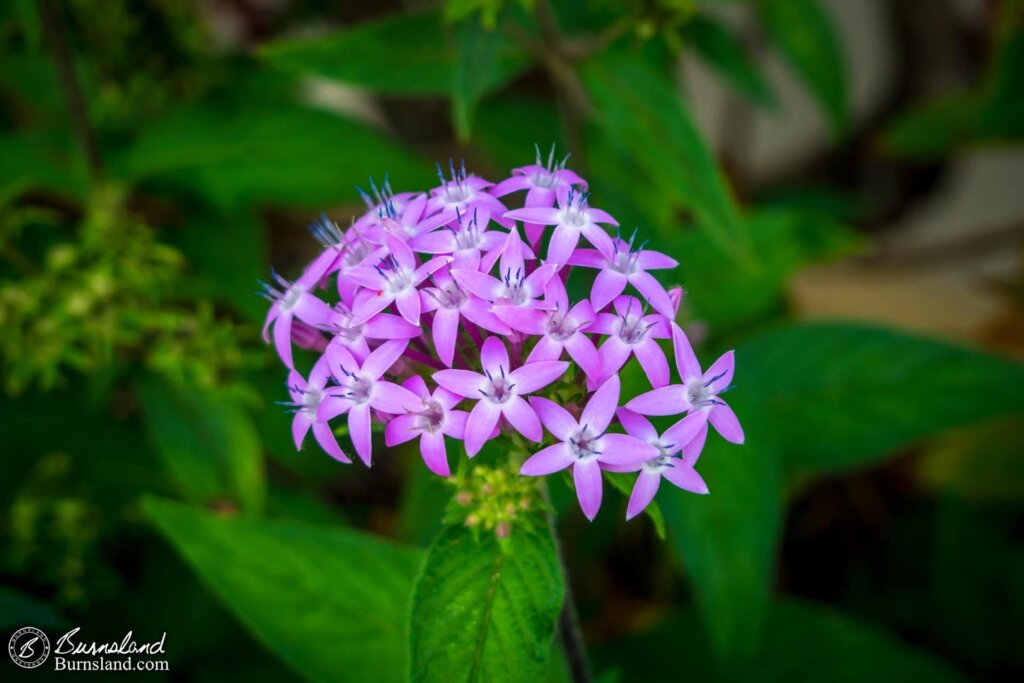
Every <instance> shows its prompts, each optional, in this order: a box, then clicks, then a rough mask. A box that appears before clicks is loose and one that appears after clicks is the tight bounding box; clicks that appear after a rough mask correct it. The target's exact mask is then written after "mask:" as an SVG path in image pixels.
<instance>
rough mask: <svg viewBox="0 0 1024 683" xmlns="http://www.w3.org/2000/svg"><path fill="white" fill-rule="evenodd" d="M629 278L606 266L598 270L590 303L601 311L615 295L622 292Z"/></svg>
mask: <svg viewBox="0 0 1024 683" xmlns="http://www.w3.org/2000/svg"><path fill="white" fill-rule="evenodd" d="M627 282H628V280H627V279H626V276H625V275H623V274H622V273H620V272H619V271H617V270H611V269H610V268H606V269H604V270H602V271H600V272H598V274H597V277H595V278H594V287H593V288H592V289H591V290H590V303H592V304H593V305H594V310H597V311H600V310H601V309H603V308H604V307H605V306H607V305H608V304H609V303H610V302H611V301H612V300H613V299H614V298H615V297H617V296H618V295H620V294H622V290H624V289H625V288H626V283H627Z"/></svg>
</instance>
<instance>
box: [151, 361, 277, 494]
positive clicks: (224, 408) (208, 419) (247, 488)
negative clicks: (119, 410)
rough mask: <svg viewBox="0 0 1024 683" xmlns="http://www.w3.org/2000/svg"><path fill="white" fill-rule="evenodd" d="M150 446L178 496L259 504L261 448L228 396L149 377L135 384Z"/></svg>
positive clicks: (246, 417) (247, 419) (244, 416)
mask: <svg viewBox="0 0 1024 683" xmlns="http://www.w3.org/2000/svg"><path fill="white" fill-rule="evenodd" d="M137 392H138V396H139V401H140V402H141V404H142V415H143V418H144V420H145V423H146V428H147V431H148V433H149V437H150V442H151V443H152V446H153V448H154V450H155V451H156V452H157V454H158V455H159V456H160V458H161V460H163V463H164V466H165V467H166V468H167V471H168V472H169V473H170V474H171V476H172V478H173V479H174V481H175V483H176V484H177V485H178V488H179V490H180V491H181V493H182V495H183V496H185V497H186V498H188V499H190V500H193V501H196V502H199V503H210V502H214V501H223V500H225V499H226V500H229V501H233V502H235V503H237V504H239V505H240V506H241V507H242V509H243V510H246V511H248V512H259V511H260V510H262V508H263V503H264V498H265V495H266V490H265V489H266V483H265V481H264V472H263V449H262V446H261V443H260V438H259V433H258V432H257V430H256V426H255V424H253V421H252V418H251V417H249V415H248V414H247V413H246V412H245V411H244V410H243V409H242V408H241V407H240V406H239V405H238V404H237V403H236V402H235V401H234V400H233V399H232V398H231V397H229V396H226V395H224V394H222V393H214V392H211V391H206V390H202V389H199V388H188V389H187V390H186V389H185V388H183V387H178V386H176V385H174V384H171V383H169V382H166V381H161V380H158V379H156V378H153V377H148V378H144V379H142V380H140V381H139V383H138V385H137Z"/></svg>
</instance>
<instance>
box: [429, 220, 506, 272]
mask: <svg viewBox="0 0 1024 683" xmlns="http://www.w3.org/2000/svg"><path fill="white" fill-rule="evenodd" d="M455 217H456V221H455V223H456V225H457V226H458V227H452V226H451V225H446V226H445V227H444V228H443V229H441V230H435V231H434V232H428V233H426V234H424V235H420V236H419V237H416V238H413V239H412V240H411V241H410V242H409V246H410V247H412V248H413V249H415V250H416V251H422V252H425V253H427V254H451V255H452V268H468V269H470V270H476V269H477V268H480V269H482V270H484V271H488V270H490V269H491V267H492V266H493V265H494V261H495V260H497V258H498V251H497V250H498V248H499V247H500V246H501V245H503V244H505V241H506V240H507V239H508V233H504V232H496V231H493V230H492V231H489V230H487V224H488V222H490V220H491V213H490V211H488V210H487V209H486V208H479V209H477V208H475V209H473V213H472V214H470V216H468V217H467V216H465V215H463V214H462V212H461V211H458V212H456V214H455ZM480 252H483V253H484V256H483V259H482V260H481V257H480Z"/></svg>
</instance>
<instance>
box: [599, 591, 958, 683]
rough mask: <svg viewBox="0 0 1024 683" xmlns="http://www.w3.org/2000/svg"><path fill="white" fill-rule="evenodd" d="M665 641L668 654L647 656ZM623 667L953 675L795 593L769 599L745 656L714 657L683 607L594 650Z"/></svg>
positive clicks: (696, 672)
mask: <svg viewBox="0 0 1024 683" xmlns="http://www.w3.org/2000/svg"><path fill="white" fill-rule="evenodd" d="M668 642H670V643H672V654H671V656H658V657H655V656H651V655H652V652H658V651H661V650H662V649H663V648H664V643H668ZM598 655H599V658H600V657H601V656H602V655H603V657H604V658H605V659H606V660H607V661H608V662H609V663H611V662H614V663H615V664H616V665H617V666H618V667H619V668H620V670H621V671H623V672H624V673H626V674H628V675H627V676H626V677H625V678H624V679H623V680H638V681H640V680H642V681H647V682H649V683H662V682H664V683H670V682H671V683H675V682H676V681H678V680H679V672H680V667H683V668H684V670H685V671H686V674H687V677H688V678H689V679H691V680H756V681H765V682H771V681H779V682H780V683H791V682H792V681H830V682H831V681H835V682H836V683H843V682H846V681H848V682H849V683H863V681H960V680H963V678H962V677H961V676H960V675H959V674H958V672H956V671H955V670H954V669H952V668H951V667H950V666H948V665H947V664H945V663H944V662H942V661H941V660H939V659H937V658H935V657H934V656H932V655H930V654H929V653H927V652H925V651H924V650H921V649H920V648H917V647H915V646H913V645H911V644H909V643H906V642H904V641H902V640H901V639H899V638H898V637H896V636H895V635H894V634H891V633H888V632H887V631H885V630H884V629H881V628H878V627H877V626H874V625H872V624H868V623H865V622H863V621H860V620H858V619H855V618H853V617H851V616H848V615H844V614H842V613H841V612H837V611H834V610H831V609H829V608H827V607H824V606H821V605H817V604H815V603H812V602H806V601H802V600H795V599H786V600H780V601H777V602H775V603H774V604H773V605H772V606H771V610H770V611H769V613H768V620H767V623H766V628H765V637H764V641H763V643H760V644H758V647H757V653H756V655H755V656H753V657H751V658H750V659H749V660H747V661H745V662H738V661H729V662H721V663H720V662H716V661H715V659H714V657H713V656H712V651H711V650H710V648H709V647H708V643H707V641H706V638H705V637H704V634H703V633H701V631H700V627H699V624H698V623H697V622H696V616H695V615H693V614H692V613H689V612H684V613H682V614H680V615H679V616H676V617H674V618H672V619H669V620H668V621H666V622H665V623H663V624H662V625H660V626H659V627H657V628H656V629H654V630H652V631H650V632H648V633H646V634H643V635H640V636H634V637H632V638H630V639H628V640H626V641H623V642H622V643H620V644H617V645H616V644H613V645H612V646H611V647H609V648H606V649H605V648H603V649H602V650H600V651H599V653H598Z"/></svg>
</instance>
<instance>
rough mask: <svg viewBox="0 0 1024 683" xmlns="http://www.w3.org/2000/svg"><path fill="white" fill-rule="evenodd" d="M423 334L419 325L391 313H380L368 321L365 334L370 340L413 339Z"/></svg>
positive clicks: (364, 330)
mask: <svg viewBox="0 0 1024 683" xmlns="http://www.w3.org/2000/svg"><path fill="white" fill-rule="evenodd" d="M422 333H423V330H421V329H420V327H419V326H418V325H414V324H412V323H409V322H407V321H406V320H403V319H402V318H401V317H399V316H397V315H392V314H390V313H378V314H377V315H375V316H373V317H372V318H370V319H369V320H367V321H366V326H365V328H364V329H363V334H364V335H365V336H367V337H369V338H370V339H412V338H413V337H418V336H420V334H422Z"/></svg>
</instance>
